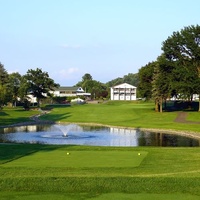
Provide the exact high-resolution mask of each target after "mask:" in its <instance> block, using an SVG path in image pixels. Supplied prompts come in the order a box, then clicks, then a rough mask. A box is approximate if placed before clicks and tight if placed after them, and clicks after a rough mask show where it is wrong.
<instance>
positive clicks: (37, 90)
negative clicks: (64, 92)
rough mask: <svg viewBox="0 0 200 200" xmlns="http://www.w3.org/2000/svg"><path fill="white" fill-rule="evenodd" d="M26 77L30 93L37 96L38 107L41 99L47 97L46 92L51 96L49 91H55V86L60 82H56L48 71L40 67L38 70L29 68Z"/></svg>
mask: <svg viewBox="0 0 200 200" xmlns="http://www.w3.org/2000/svg"><path fill="white" fill-rule="evenodd" d="M24 77H25V79H26V81H27V89H28V92H29V94H32V95H33V96H34V97H36V98H37V103H38V107H39V105H40V100H41V99H42V98H46V96H45V94H46V95H48V96H50V94H49V91H53V90H54V88H56V87H59V84H56V83H54V80H53V79H51V78H49V74H48V73H47V72H43V71H42V70H41V69H39V68H37V69H36V70H33V69H29V70H28V71H27V74H26V75H25V76H24Z"/></svg>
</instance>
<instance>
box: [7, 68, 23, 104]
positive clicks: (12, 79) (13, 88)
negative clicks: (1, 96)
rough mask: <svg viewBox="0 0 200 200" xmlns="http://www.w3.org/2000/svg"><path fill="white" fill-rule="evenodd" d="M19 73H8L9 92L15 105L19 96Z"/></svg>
mask: <svg viewBox="0 0 200 200" xmlns="http://www.w3.org/2000/svg"><path fill="white" fill-rule="evenodd" d="M21 79H22V77H21V75H20V74H19V73H18V72H14V73H11V74H9V83H8V84H9V92H10V96H11V101H12V103H13V105H14V106H16V103H17V101H18V98H19V89H20V85H21Z"/></svg>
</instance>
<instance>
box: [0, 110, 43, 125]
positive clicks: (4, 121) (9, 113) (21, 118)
mask: <svg viewBox="0 0 200 200" xmlns="http://www.w3.org/2000/svg"><path fill="white" fill-rule="evenodd" d="M39 113H40V112H39V111H38V110H29V111H25V110H24V109H23V108H22V107H16V108H11V107H4V108H3V110H0V126H6V125H11V124H16V123H20V122H27V121H30V117H31V116H33V115H37V114H39Z"/></svg>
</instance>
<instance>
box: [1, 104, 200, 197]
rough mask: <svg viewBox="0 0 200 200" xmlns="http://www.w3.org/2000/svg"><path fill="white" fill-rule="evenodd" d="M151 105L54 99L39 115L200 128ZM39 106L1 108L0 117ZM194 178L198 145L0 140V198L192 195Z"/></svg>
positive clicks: (199, 177) (15, 116)
mask: <svg viewBox="0 0 200 200" xmlns="http://www.w3.org/2000/svg"><path fill="white" fill-rule="evenodd" d="M153 108H154V104H153V103H144V102H111V101H110V102H107V103H103V104H86V105H75V106H70V107H62V108H60V107H58V106H57V107H55V108H54V109H52V110H51V112H50V113H49V114H47V115H45V116H42V117H41V119H48V120H53V121H56V122H59V121H60V122H68V123H73V122H82V123H98V124H105V125H113V126H124V127H135V128H156V129H175V130H187V131H197V132H199V131H200V128H199V127H200V125H199V124H182V123H175V122H174V119H175V118H176V117H177V114H178V112H164V113H155V112H154V109H153ZM37 113H38V111H23V110H22V109H21V108H19V109H7V108H4V109H3V111H1V112H0V125H8V124H12V123H17V122H22V121H28V120H29V117H30V116H32V115H34V114H37ZM187 113H188V118H187V120H191V121H199V119H200V118H199V113H198V112H187ZM197 134H198V133H197ZM67 153H69V154H67ZM138 153H140V155H138ZM199 185H200V151H199V148H163V147H157V148H154V147H87V146H73V145H63V146H62V145H37V144H1V145H0V199H17V200H18V199H26V200H35V199H41V200H42V199H45V200H46V199H47V198H48V199H49V200H51V199H69V200H74V199H90V200H93V199H97V200H103V199H106V200H107V199H111V200H112V199H113V200H114V199H115V200H117V199H120V200H123V199H127V200H128V199H136V200H143V199H145V200H146V199H148V200H149V199H150V200H151V199H153V200H160V199H165V200H168V199H169V200H174V199H176V200H190V199H192V200H196V199H199V198H200V188H199Z"/></svg>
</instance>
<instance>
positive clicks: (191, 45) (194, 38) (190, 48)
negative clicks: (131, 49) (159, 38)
mask: <svg viewBox="0 0 200 200" xmlns="http://www.w3.org/2000/svg"><path fill="white" fill-rule="evenodd" d="M162 50H163V52H164V54H165V56H166V58H167V59H168V60H169V61H171V62H176V63H177V67H179V68H180V70H178V71H179V72H180V73H181V74H185V76H184V78H183V79H181V80H180V85H183V88H184V89H183V92H184V94H183V95H185V93H186V94H188V93H191V92H192V91H193V92H197V94H199V97H200V88H199V87H197V85H198V83H199V82H200V81H199V79H200V26H199V25H196V26H193V25H192V26H188V27H185V28H183V29H181V31H177V32H174V33H173V34H172V36H170V37H168V38H167V40H165V41H164V42H163V45H162ZM176 70H177V69H176ZM188 73H189V74H188ZM189 77H191V78H195V79H196V80H195V81H194V82H193V81H192V82H191V81H190V79H189ZM181 82H182V83H181ZM184 85H185V86H189V87H190V89H189V87H184ZM194 87H196V88H194ZM179 90H180V88H179ZM188 90H189V91H190V92H189V91H188ZM193 92H192V93H193ZM199 99H200V98H199ZM199 111H200V100H199Z"/></svg>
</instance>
